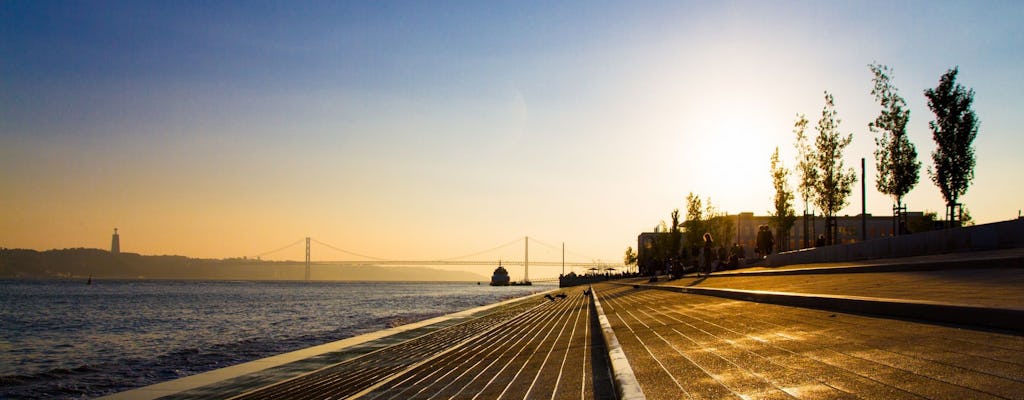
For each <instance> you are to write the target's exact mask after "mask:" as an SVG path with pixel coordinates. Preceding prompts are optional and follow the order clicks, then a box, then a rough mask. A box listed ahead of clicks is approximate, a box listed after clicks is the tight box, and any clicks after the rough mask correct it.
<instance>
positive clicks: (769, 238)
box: [764, 226, 775, 257]
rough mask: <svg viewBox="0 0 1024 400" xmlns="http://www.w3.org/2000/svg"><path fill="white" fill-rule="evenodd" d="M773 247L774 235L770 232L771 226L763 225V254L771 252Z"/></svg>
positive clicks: (766, 255) (766, 254)
mask: <svg viewBox="0 0 1024 400" xmlns="http://www.w3.org/2000/svg"><path fill="white" fill-rule="evenodd" d="M774 249H775V235H773V234H772V228H769V227H767V226H765V227H764V256H765V257H768V255H770V254H772V250H774Z"/></svg>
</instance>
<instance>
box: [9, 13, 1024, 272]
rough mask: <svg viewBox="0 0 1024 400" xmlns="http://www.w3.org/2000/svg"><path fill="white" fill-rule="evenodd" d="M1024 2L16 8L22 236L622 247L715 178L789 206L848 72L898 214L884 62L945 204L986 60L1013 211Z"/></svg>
mask: <svg viewBox="0 0 1024 400" xmlns="http://www.w3.org/2000/svg"><path fill="white" fill-rule="evenodd" d="M1020 21H1024V2H1019V1H1005V2H997V1H963V2H944V1H880V2H871V1H863V2H861V1H857V2H845V1H826V2H822V1H807V2H802V1H753V2H728V1H714V2H712V1H706V2H705V1H700V2H688V1H665V2H649V1H622V2H615V1H565V2H562V1H556V2H549V1H540V2H533V1H509V2H505V1H487V2H478V1H456V2H448V1H431V2H377V1H374V2H358V1H347V2H219V1H180V2H147V1H126V2H120V1H104V2H50V1H32V2H27V1H0V247H7V248H31V249H38V250H45V249H51V248H68V247H98V248H108V247H109V245H110V235H111V233H112V232H113V229H114V228H115V227H116V228H118V229H119V232H120V234H121V247H122V250H123V251H130V252H137V253H142V254H180V255H187V256H192V257H209V258H222V257H242V256H247V257H252V256H256V255H263V256H264V257H265V258H269V259H293V260H299V259H302V258H303V257H304V248H303V246H301V245H293V246H290V247H289V246H286V245H288V244H289V243H295V242H296V241H299V240H301V239H302V238H304V237H312V238H314V239H316V240H318V241H320V242H323V243H327V244H330V245H331V246H332V247H334V248H337V249H343V250H347V251H350V252H355V253H358V254H365V255H371V256H374V257H378V258H386V259H413V260H433V259H442V258H451V257H457V256H461V255H465V254H470V253H473V252H477V251H480V250H483V249H489V248H492V247H495V246H499V245H501V244H504V243H509V242H510V241H514V240H517V239H521V238H523V237H526V236H530V237H531V238H533V240H535V241H536V242H537V243H544V244H546V245H552V246H558V245H560V244H561V243H565V246H566V248H567V250H568V251H569V253H570V255H569V256H567V258H569V259H570V260H576V261H593V260H601V261H603V262H621V259H622V254H623V252H624V251H625V249H626V247H627V246H633V247H634V248H635V247H636V237H637V235H638V234H639V233H640V232H643V231H649V230H651V229H652V228H653V227H654V226H655V225H657V224H658V222H659V221H661V220H667V219H669V213H670V212H671V211H672V209H674V208H683V209H685V198H686V195H687V194H688V193H690V192H693V193H696V194H698V195H700V196H701V197H704V198H706V197H710V198H711V201H712V202H713V204H714V205H715V206H716V207H718V208H719V209H720V210H722V211H725V212H728V213H737V212H747V211H749V212H754V213H755V214H758V215H764V214H767V213H768V212H769V210H770V208H771V207H772V206H771V204H772V203H771V202H772V196H773V189H772V187H771V180H770V175H769V157H770V155H771V153H772V152H773V151H774V149H775V148H776V147H778V148H779V149H780V153H781V154H782V159H783V161H784V163H785V165H786V166H787V167H790V168H792V166H793V165H794V164H795V161H794V159H795V151H794V149H793V142H794V134H793V132H792V128H793V123H794V121H795V120H796V115H797V114H800V113H802V114H806V115H807V117H808V119H809V120H810V121H811V124H810V125H811V126H812V127H813V126H815V125H816V123H817V120H818V118H819V117H820V115H821V110H822V107H823V106H824V92H825V91H829V92H830V93H832V94H833V95H834V97H835V102H836V109H837V111H838V113H839V118H840V119H841V130H842V132H844V133H852V134H853V142H852V144H851V145H850V146H849V147H848V148H847V149H846V152H845V159H844V163H845V165H846V166H849V167H855V168H856V169H857V173H858V179H859V166H860V158H862V157H864V158H866V159H867V177H868V180H867V183H868V197H867V210H868V212H869V213H871V214H874V215H889V214H891V206H892V201H891V199H890V198H888V197H887V196H884V195H881V194H879V193H878V192H877V190H876V189H875V188H874V184H875V178H874V176H875V171H874V156H873V152H874V149H875V143H874V137H875V134H873V133H872V132H870V131H869V130H868V128H867V124H868V123H869V122H871V121H872V120H873V119H874V118H875V117H876V116H877V115H878V112H879V110H880V108H879V106H878V104H877V103H876V102H875V100H874V98H873V96H872V95H871V94H870V91H871V78H872V75H871V73H870V71H869V69H868V64H870V63H872V62H878V63H881V64H885V65H888V66H890V67H891V68H892V69H893V72H894V75H893V83H894V84H895V85H896V87H897V88H898V89H899V93H900V94H901V95H902V96H903V97H904V98H905V99H906V101H907V103H908V105H909V107H910V111H911V114H910V122H909V125H908V132H909V137H910V140H911V141H912V142H913V143H914V144H915V146H916V147H917V151H918V156H919V157H918V159H919V160H920V161H921V162H922V165H923V168H922V171H921V178H920V182H919V183H918V185H917V186H916V187H915V188H914V189H913V190H912V191H911V192H910V194H909V195H908V196H907V197H906V203H907V205H908V207H909V209H910V210H911V211H921V210H931V211H939V213H940V215H941V214H942V210H943V200H942V196H941V195H940V193H939V191H938V189H937V188H936V187H935V185H934V184H933V183H932V182H931V180H930V179H929V177H928V174H927V168H928V167H930V166H931V165H932V162H931V158H930V154H931V152H932V151H933V150H934V148H935V145H934V143H933V141H932V139H931V131H930V130H929V128H928V121H930V120H932V119H933V118H934V116H933V114H932V113H931V111H930V110H929V109H928V107H927V104H926V100H925V98H924V96H923V94H922V93H923V91H924V90H925V89H928V88H932V87H935V86H936V85H937V84H938V80H939V77H940V76H941V75H942V74H943V73H945V72H946V71H947V70H949V69H950V68H953V67H959V75H958V77H957V81H958V82H959V83H961V84H963V85H964V86H966V87H967V88H970V89H973V90H974V91H975V100H974V110H975V112H976V113H977V115H978V118H979V119H980V121H981V122H980V126H979V133H978V136H977V139H976V141H975V143H974V144H975V151H976V156H977V166H976V168H975V174H976V177H975V179H974V182H973V184H972V185H971V186H970V188H969V190H968V191H967V194H966V195H965V196H963V197H962V199H961V200H962V203H964V204H965V206H966V207H967V208H968V209H969V210H970V213H971V215H972V216H973V218H974V220H975V221H976V222H977V223H988V222H996V221H1003V220H1008V219H1014V218H1017V216H1018V214H1019V212H1020V211H1019V210H1020V209H1022V208H1024V185H1021V184H1020V182H1021V181H1020V174H1019V171H1020V170H1021V167H1024V161H1022V158H1021V154H1022V153H1021V149H1024V134H1022V132H1021V128H1020V125H1019V120H1018V119H1017V117H1018V116H1019V113H1020V111H1021V110H1024V97H1022V96H1021V93H1024V78H1022V75H1021V71H1024V24H1021V23H1020ZM809 133H810V134H811V135H816V132H815V131H813V130H812V131H810V132H809ZM791 180H792V182H794V183H795V178H791ZM856 188H857V189H856V190H855V191H854V194H853V195H851V197H850V198H849V205H848V207H847V208H845V209H844V210H843V211H841V212H840V215H847V214H848V215H857V214H859V213H860V209H861V200H860V196H859V189H860V183H859V181H858V183H857V185H856ZM799 209H802V207H798V210H799ZM282 246H286V248H285V249H284V250H281V251H277V252H271V251H272V250H275V249H278V248H280V247H282ZM552 246H543V247H544V248H549V247H552ZM506 247H511V248H506V249H505V250H500V251H505V252H506V253H508V254H501V255H499V256H504V257H506V258H521V257H519V256H520V255H521V254H522V249H519V248H518V247H517V246H506ZM500 251H499V252H500ZM535 251H537V252H539V251H540V250H535ZM268 252H271V253H268ZM315 252H317V254H314V260H317V259H320V260H330V259H335V260H339V259H341V260H347V259H353V257H352V256H350V255H348V254H345V253H341V252H338V251H336V250H335V249H330V248H324V247H321V248H320V249H317V250H315ZM549 253H550V252H549ZM534 257H539V259H548V260H552V261H553V260H554V259H555V258H556V257H557V256H554V255H551V254H546V253H545V254H541V255H536V256H534Z"/></svg>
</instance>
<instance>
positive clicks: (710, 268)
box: [697, 233, 746, 275]
mask: <svg viewBox="0 0 1024 400" xmlns="http://www.w3.org/2000/svg"><path fill="white" fill-rule="evenodd" d="M744 258H746V250H745V249H744V248H743V245H741V244H739V243H733V245H732V248H731V249H729V250H726V248H725V246H721V247H715V241H714V239H713V238H712V237H711V233H705V234H704V247H703V248H702V249H701V253H700V259H699V260H698V261H699V262H698V267H699V268H698V270H697V274H698V275H700V274H704V275H707V274H710V273H712V272H714V271H715V270H717V269H735V268H739V267H740V263H741V260H743V259H744Z"/></svg>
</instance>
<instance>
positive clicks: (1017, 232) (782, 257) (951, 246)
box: [767, 218, 1024, 266]
mask: <svg viewBox="0 0 1024 400" xmlns="http://www.w3.org/2000/svg"><path fill="white" fill-rule="evenodd" d="M1022 247H1024V219H1020V218H1018V219H1015V220H1010V221H1003V222H995V223H991V224H984V225H976V226H967V227H962V228H952V229H940V230H934V231H928V232H922V233H915V234H912V235H903V236H895V237H887V238H880V239H873V240H868V241H864V242H859V243H851V244H843V245H836V246H824V247H815V248H810V249H803V250H796V251H788V252H784V253H778V254H772V255H770V256H768V259H767V264H768V265H770V266H780V265H792V264H810V263H824V262H844V261H857V260H870V259H875V258H897V257H912V256H927V255H933V254H946V253H961V252H968V251H983V250H1000V249H1012V248H1022Z"/></svg>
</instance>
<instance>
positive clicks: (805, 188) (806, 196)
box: [793, 114, 818, 211]
mask: <svg viewBox="0 0 1024 400" xmlns="http://www.w3.org/2000/svg"><path fill="white" fill-rule="evenodd" d="M796 117H797V119H796V122H795V123H794V124H793V133H795V134H796V143H795V144H794V146H795V147H796V154H797V158H796V171H797V175H798V176H797V178H798V179H799V183H798V184H797V192H798V193H800V198H801V199H803V201H804V207H805V210H804V211H807V210H806V205H807V204H808V203H810V202H812V201H813V200H814V193H815V192H814V191H815V182H817V180H818V169H817V167H816V164H815V161H814V149H813V148H811V145H810V144H809V143H808V140H809V139H808V138H807V133H806V132H807V117H806V116H805V115H803V114H797V116H796Z"/></svg>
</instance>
